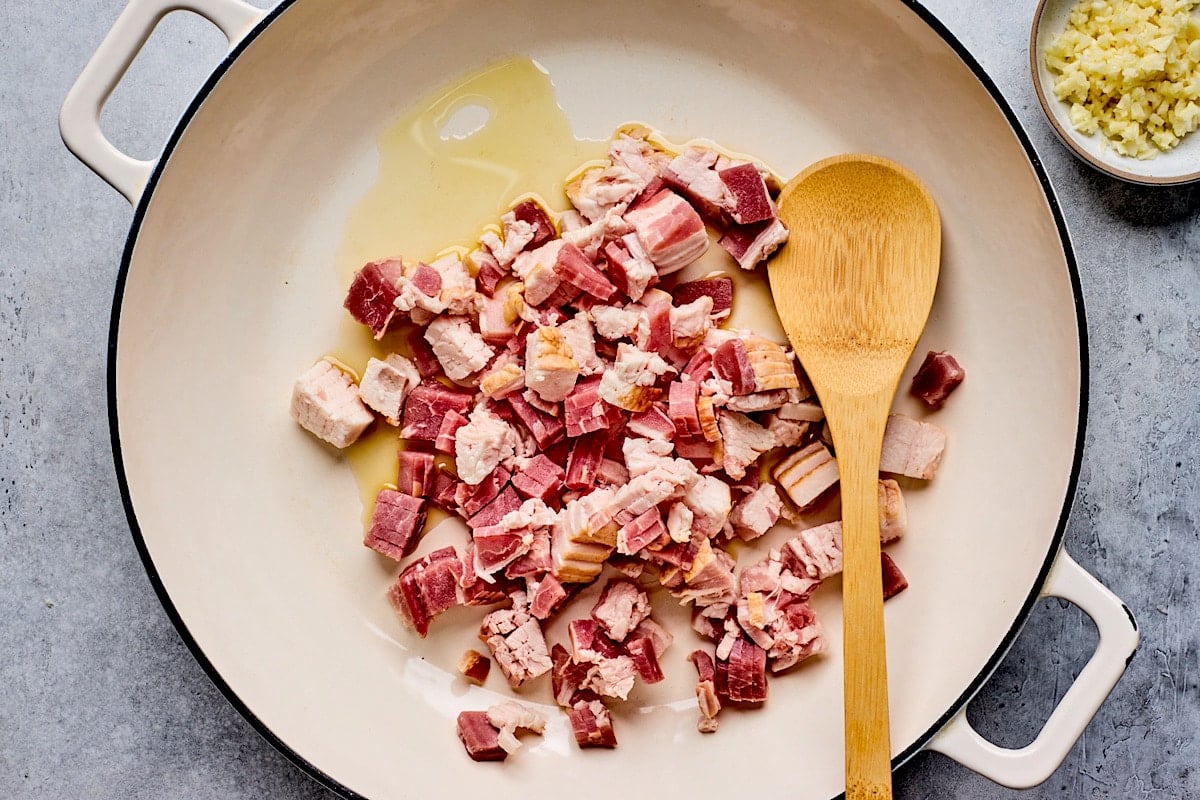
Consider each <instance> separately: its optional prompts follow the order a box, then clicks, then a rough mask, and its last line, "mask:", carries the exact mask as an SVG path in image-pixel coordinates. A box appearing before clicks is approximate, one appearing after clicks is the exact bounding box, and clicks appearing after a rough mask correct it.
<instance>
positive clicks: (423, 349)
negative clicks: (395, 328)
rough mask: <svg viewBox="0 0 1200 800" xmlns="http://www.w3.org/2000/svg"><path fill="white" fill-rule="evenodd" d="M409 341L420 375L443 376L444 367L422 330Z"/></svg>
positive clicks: (426, 376)
mask: <svg viewBox="0 0 1200 800" xmlns="http://www.w3.org/2000/svg"><path fill="white" fill-rule="evenodd" d="M407 341H408V346H409V348H411V349H412V354H413V363H415V364H416V365H417V372H418V373H420V375H421V378H422V379H429V378H433V377H436V376H438V375H441V374H442V365H441V363H440V362H439V361H438V359H437V356H436V355H434V353H433V348H432V347H430V346H429V342H427V341H425V336H424V332H423V331H422V330H421V329H420V328H417V329H415V330H413V331H412V332H411V333H409V334H408V337H407ZM401 435H403V434H401Z"/></svg>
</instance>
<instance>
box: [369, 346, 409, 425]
mask: <svg viewBox="0 0 1200 800" xmlns="http://www.w3.org/2000/svg"><path fill="white" fill-rule="evenodd" d="M420 382H421V376H420V374H419V373H418V372H417V368H416V366H415V365H414V364H413V363H412V362H411V361H409V360H408V359H407V358H405V357H404V356H402V355H400V354H398V353H392V354H390V355H389V356H388V357H387V358H386V359H384V360H383V361H380V360H379V359H378V358H372V359H370V360H369V361H367V367H366V369H364V370H363V375H362V380H361V381H359V385H358V392H359V395H360V396H361V397H362V401H363V403H365V404H366V405H367V407H368V408H371V409H373V410H374V411H376V412H378V413H380V414H382V415H383V418H384V419H385V420H387V423H388V424H389V425H399V424H400V412H401V410H402V409H403V408H404V398H405V397H407V396H408V392H409V391H410V390H411V389H412V388H413V387H414V386H416V385H417V384H419V383H420Z"/></svg>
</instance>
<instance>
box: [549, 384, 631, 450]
mask: <svg viewBox="0 0 1200 800" xmlns="http://www.w3.org/2000/svg"><path fill="white" fill-rule="evenodd" d="M600 381H601V378H600V377H599V376H595V377H592V378H588V379H586V380H583V381H580V382H579V383H577V384H576V385H575V389H574V391H572V392H571V394H570V395H568V396H567V399H566V400H565V401H563V416H564V418H565V424H566V431H567V436H570V437H572V438H575V437H579V436H583V435H584V434H586V433H592V432H594V431H599V430H604V429H611V428H614V427H616V426H617V425H618V424H620V422H621V411H620V409H618V408H616V407H614V406H611V405H609V404H608V403H606V402H604V401H603V400H602V399H601V398H600Z"/></svg>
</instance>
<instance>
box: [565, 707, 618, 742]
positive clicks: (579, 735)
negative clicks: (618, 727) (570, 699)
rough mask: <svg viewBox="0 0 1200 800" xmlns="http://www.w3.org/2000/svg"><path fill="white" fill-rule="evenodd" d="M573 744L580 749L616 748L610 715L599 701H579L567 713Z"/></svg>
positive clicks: (615, 738) (615, 737)
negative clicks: (573, 735)
mask: <svg viewBox="0 0 1200 800" xmlns="http://www.w3.org/2000/svg"><path fill="white" fill-rule="evenodd" d="M567 717H568V718H569V719H570V720H571V731H572V733H574V734H575V743H576V744H577V745H579V746H580V747H610V748H611V747H616V746H617V736H616V733H614V731H613V726H612V715H611V714H609V711H608V708H606V707H605V705H604V703H602V702H600V701H599V700H580V701H578V702H577V703H575V705H574V706H572V707H571V708H570V709H569V710H568V711H567Z"/></svg>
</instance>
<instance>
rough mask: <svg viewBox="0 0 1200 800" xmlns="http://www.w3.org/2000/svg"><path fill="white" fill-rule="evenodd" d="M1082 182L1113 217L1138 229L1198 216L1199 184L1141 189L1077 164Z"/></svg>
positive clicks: (1139, 186) (1141, 187)
mask: <svg viewBox="0 0 1200 800" xmlns="http://www.w3.org/2000/svg"><path fill="white" fill-rule="evenodd" d="M1075 169H1076V170H1078V172H1079V175H1080V180H1081V182H1082V183H1083V184H1084V185H1086V186H1087V187H1088V189H1089V190H1090V191H1091V192H1092V194H1093V195H1094V196H1095V197H1096V199H1097V200H1099V201H1100V203H1101V204H1103V205H1104V207H1105V208H1106V209H1107V210H1108V211H1109V212H1110V213H1112V214H1113V215H1115V216H1118V217H1120V218H1121V219H1123V220H1125V221H1127V222H1129V223H1130V224H1132V225H1138V226H1157V225H1170V224H1172V223H1176V222H1181V221H1183V220H1186V219H1188V218H1189V217H1193V216H1197V215H1200V182H1196V183H1191V184H1187V185H1185V186H1142V185H1139V184H1134V183H1128V182H1126V181H1122V180H1118V179H1116V178H1113V177H1110V176H1108V175H1105V174H1104V173H1102V172H1099V171H1097V170H1094V169H1091V168H1090V167H1087V166H1085V165H1084V164H1082V163H1078V162H1077V163H1076V165H1075Z"/></svg>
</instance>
